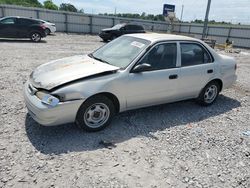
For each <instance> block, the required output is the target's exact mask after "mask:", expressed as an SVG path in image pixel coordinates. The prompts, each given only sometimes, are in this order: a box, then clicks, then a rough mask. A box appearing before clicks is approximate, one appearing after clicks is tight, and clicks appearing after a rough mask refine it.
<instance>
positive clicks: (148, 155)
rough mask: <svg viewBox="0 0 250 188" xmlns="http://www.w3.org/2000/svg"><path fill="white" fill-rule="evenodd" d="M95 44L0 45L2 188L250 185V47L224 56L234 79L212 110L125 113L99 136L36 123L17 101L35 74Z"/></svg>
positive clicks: (190, 105) (80, 38) (51, 39)
mask: <svg viewBox="0 0 250 188" xmlns="http://www.w3.org/2000/svg"><path fill="white" fill-rule="evenodd" d="M101 45H103V43H102V42H100V39H99V38H98V37H97V36H90V35H66V34H60V33H59V34H57V35H56V36H48V37H47V38H46V42H45V40H44V42H42V43H38V44H34V43H31V42H29V41H25V40H19V41H17V40H14V41H13V40H4V39H1V40H0V68H1V69H0V70H1V71H0V101H1V102H0V114H1V119H0V187H18V188H19V187H117V188H118V187H152V188H155V187H164V188H165V187H216V188H219V187H223V188H224V187H250V135H249V136H247V135H244V134H243V132H244V131H248V130H249V131H250V124H249V122H250V121H249V117H250V106H249V105H250V100H249V99H250V97H249V95H250V81H249V80H250V51H247V50H242V53H240V54H237V53H227V54H228V55H231V56H235V57H236V58H237V60H238V70H237V72H238V76H239V79H238V81H237V83H236V84H235V85H234V87H233V88H231V89H228V90H225V91H223V92H222V93H221V95H220V96H219V98H218V100H217V102H216V103H215V104H214V105H212V106H210V107H200V106H198V105H196V104H195V103H194V102H193V101H185V102H179V103H174V104H166V105H161V106H155V107H150V108H145V109H140V110H135V111H129V112H125V113H121V114H120V115H118V116H116V117H115V119H114V121H113V122H112V124H111V126H109V127H108V128H106V129H105V130H103V131H101V132H97V133H87V132H83V131H81V130H79V129H77V128H76V126H74V125H73V124H68V125H62V126H57V127H42V126H40V125H38V124H37V123H36V122H35V121H34V120H32V118H31V117H30V116H29V115H28V114H27V109H26V108H25V105H24V101H23V95H22V89H23V83H24V82H25V81H26V80H27V78H28V75H29V74H30V73H31V71H32V70H33V69H34V68H35V67H37V66H38V65H40V64H43V63H45V62H48V61H50V60H54V59H58V58H62V57H66V56H71V55H78V54H82V53H88V52H91V51H92V50H94V49H96V48H97V47H99V46H101ZM223 53H225V52H223Z"/></svg>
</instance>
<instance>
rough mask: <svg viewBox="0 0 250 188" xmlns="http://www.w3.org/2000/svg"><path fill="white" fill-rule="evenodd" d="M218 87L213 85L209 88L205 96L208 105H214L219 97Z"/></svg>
mask: <svg viewBox="0 0 250 188" xmlns="http://www.w3.org/2000/svg"><path fill="white" fill-rule="evenodd" d="M217 90H218V89H217V87H216V85H211V86H210V87H208V88H207V90H206V92H205V94H204V100H205V102H206V103H212V102H213V101H214V99H215V98H216V96H217Z"/></svg>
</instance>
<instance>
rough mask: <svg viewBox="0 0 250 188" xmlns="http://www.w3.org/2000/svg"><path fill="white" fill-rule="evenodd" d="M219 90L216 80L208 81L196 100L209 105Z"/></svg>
mask: <svg viewBox="0 0 250 188" xmlns="http://www.w3.org/2000/svg"><path fill="white" fill-rule="evenodd" d="M219 91H220V86H219V84H218V82H210V83H208V84H207V85H206V86H205V87H204V89H203V90H202V91H201V93H200V95H199V97H198V99H197V101H198V103H199V104H201V105H203V106H209V105H211V104H213V103H214V101H215V100H216V99H217V97H218V95H219Z"/></svg>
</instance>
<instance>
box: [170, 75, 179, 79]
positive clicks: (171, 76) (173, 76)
mask: <svg viewBox="0 0 250 188" xmlns="http://www.w3.org/2000/svg"><path fill="white" fill-rule="evenodd" d="M177 78H178V75H177V74H173V75H170V76H169V79H170V80H173V79H177Z"/></svg>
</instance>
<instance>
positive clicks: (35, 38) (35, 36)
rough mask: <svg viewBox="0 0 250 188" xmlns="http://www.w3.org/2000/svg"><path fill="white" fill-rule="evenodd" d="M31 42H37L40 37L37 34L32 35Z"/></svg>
mask: <svg viewBox="0 0 250 188" xmlns="http://www.w3.org/2000/svg"><path fill="white" fill-rule="evenodd" d="M32 40H33V41H39V40H40V35H39V34H38V33H34V34H32Z"/></svg>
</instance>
